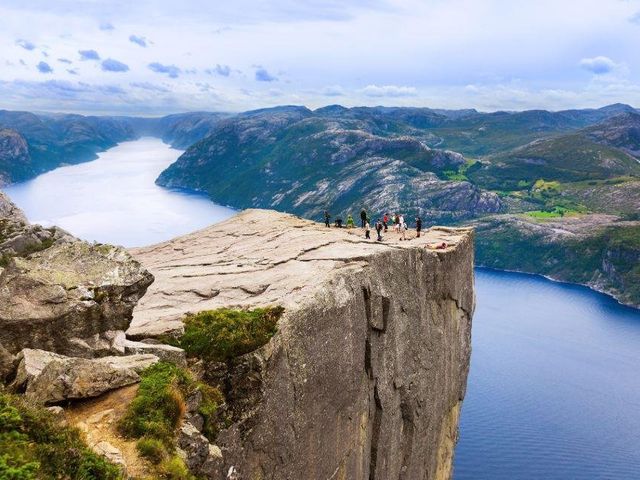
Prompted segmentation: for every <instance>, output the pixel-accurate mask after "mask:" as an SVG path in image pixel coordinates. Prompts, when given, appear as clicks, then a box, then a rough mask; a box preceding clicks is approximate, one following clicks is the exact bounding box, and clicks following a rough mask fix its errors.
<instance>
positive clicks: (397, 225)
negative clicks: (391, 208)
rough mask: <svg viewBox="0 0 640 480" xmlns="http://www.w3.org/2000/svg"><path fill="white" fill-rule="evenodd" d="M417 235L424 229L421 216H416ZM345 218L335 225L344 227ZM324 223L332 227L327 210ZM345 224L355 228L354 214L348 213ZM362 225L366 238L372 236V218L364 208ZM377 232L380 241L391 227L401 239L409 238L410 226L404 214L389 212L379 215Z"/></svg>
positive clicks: (376, 225)
mask: <svg viewBox="0 0 640 480" xmlns="http://www.w3.org/2000/svg"><path fill="white" fill-rule="evenodd" d="M415 221H416V237H419V236H420V232H421V231H422V219H421V218H420V217H416V220H415ZM343 223H344V222H343V220H342V218H340V217H337V218H336V219H335V223H334V225H335V226H336V227H338V228H342V226H343ZM324 224H325V225H326V226H327V227H331V214H329V212H328V211H327V210H325V211H324ZM345 226H346V227H347V228H355V222H354V221H353V216H352V215H351V214H348V215H347V221H346V224H345ZM360 227H361V228H362V229H363V230H364V238H369V239H370V238H371V218H370V217H369V216H368V214H367V211H366V210H365V209H364V208H363V209H362V211H361V212H360ZM374 228H375V230H376V233H377V234H378V237H377V238H376V240H377V241H378V242H381V241H382V233H383V232H384V233H386V232H388V231H389V228H392V229H393V230H394V231H395V232H396V233H398V234H399V235H400V240H407V230H408V229H409V226H408V225H407V222H406V221H405V218H404V215H403V214H397V213H394V214H391V215H390V214H389V213H385V214H384V215H383V216H382V217H379V218H378V219H377V220H376V222H375V225H374Z"/></svg>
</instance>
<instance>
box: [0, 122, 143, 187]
mask: <svg viewBox="0 0 640 480" xmlns="http://www.w3.org/2000/svg"><path fill="white" fill-rule="evenodd" d="M0 132H2V133H1V134H0V138H1V139H2V140H0V184H2V183H10V182H15V181H21V180H26V179H28V178H31V177H34V176H35V175H38V174H40V173H43V172H45V171H47V170H51V169H53V168H56V167H58V166H60V165H65V164H72V163H78V162H83V161H87V160H91V159H93V158H95V157H96V153H97V152H100V151H103V150H106V149H107V148H111V147H113V146H114V145H116V144H117V143H118V142H121V141H124V140H131V139H133V138H135V137H136V134H135V132H134V130H133V128H132V127H131V126H130V125H129V124H128V123H127V122H125V121H122V120H118V119H116V118H110V117H84V116H81V115H35V114H33V113H29V112H10V111H6V110H2V111H0Z"/></svg>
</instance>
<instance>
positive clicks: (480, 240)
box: [476, 219, 640, 304]
mask: <svg viewBox="0 0 640 480" xmlns="http://www.w3.org/2000/svg"><path fill="white" fill-rule="evenodd" d="M476 261H477V263H478V264H479V265H483V266H487V267H493V268H499V269H506V270H520V271H524V272H532V273H540V274H543V275H550V276H552V277H554V278H557V279H559V280H565V281H570V282H575V283H588V282H590V281H592V280H593V279H594V278H598V277H600V278H601V281H602V282H604V285H605V286H607V287H608V288H611V289H612V290H615V291H617V292H618V293H619V297H620V298H621V299H622V300H624V301H627V302H629V303H633V304H640V226H638V225H618V226H610V227H605V228H600V229H596V230H595V231H593V232H591V234H589V235H588V236H577V237H575V238H571V239H566V240H554V241H553V242H551V241H549V240H548V239H545V238H544V237H542V236H540V235H539V234H537V233H535V232H533V231H527V230H523V229H521V228H518V227H517V226H516V225H514V224H511V223H509V222H507V221H503V220H500V219H495V220H492V221H488V222H486V223H483V224H481V225H480V226H479V227H478V229H477V235H476ZM603 263H606V264H608V265H609V267H610V269H611V270H612V271H614V272H615V273H614V274H613V275H612V274H611V273H610V272H608V271H605V270H604V269H603Z"/></svg>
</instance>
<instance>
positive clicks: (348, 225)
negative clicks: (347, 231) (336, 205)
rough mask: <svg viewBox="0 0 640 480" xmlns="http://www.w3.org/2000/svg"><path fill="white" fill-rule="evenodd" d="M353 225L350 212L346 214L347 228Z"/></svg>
mask: <svg viewBox="0 0 640 480" xmlns="http://www.w3.org/2000/svg"><path fill="white" fill-rule="evenodd" d="M355 226H356V224H355V223H353V217H352V216H351V214H349V215H347V228H353V227H355Z"/></svg>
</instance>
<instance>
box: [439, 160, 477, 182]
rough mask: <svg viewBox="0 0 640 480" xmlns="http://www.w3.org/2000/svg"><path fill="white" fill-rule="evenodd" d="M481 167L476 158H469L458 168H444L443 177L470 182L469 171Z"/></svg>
mask: <svg viewBox="0 0 640 480" xmlns="http://www.w3.org/2000/svg"><path fill="white" fill-rule="evenodd" d="M479 168H482V167H481V164H480V163H479V162H477V161H476V160H467V161H466V162H465V163H464V164H462V165H460V167H458V170H444V171H443V172H442V178H444V179H445V180H451V181H454V182H468V181H469V177H468V176H467V174H468V173H469V172H474V171H476V170H478V169H479Z"/></svg>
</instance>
